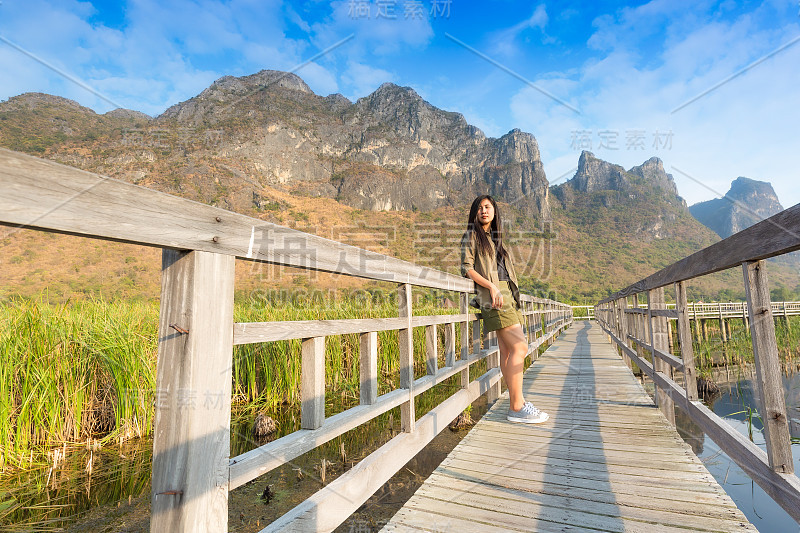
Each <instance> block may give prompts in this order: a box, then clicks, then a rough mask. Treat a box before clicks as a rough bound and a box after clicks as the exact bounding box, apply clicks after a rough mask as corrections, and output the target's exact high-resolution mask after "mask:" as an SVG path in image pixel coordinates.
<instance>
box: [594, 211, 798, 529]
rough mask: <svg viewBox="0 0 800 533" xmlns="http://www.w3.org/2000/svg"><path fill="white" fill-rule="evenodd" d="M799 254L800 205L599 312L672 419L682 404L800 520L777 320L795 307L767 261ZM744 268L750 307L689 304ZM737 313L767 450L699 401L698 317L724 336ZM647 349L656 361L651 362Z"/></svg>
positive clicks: (634, 288) (626, 292) (609, 301)
mask: <svg viewBox="0 0 800 533" xmlns="http://www.w3.org/2000/svg"><path fill="white" fill-rule="evenodd" d="M797 249H800V204H798V205H796V206H794V207H792V208H790V209H787V210H785V211H783V212H781V213H778V214H777V215H774V216H773V217H770V218H769V219H767V220H764V221H762V222H760V223H758V224H756V225H755V226H752V227H750V228H748V229H746V230H744V231H741V232H739V233H737V234H735V235H732V236H731V237H728V238H727V239H725V240H722V241H720V242H718V243H716V244H714V245H712V246H709V247H708V248H705V249H703V250H701V251H699V252H697V253H695V254H693V255H691V256H689V257H687V258H685V259H682V260H680V261H677V262H676V263H673V264H672V265H670V266H668V267H666V268H664V269H662V270H660V271H659V272H656V273H655V274H653V275H651V276H649V277H647V278H645V279H643V280H640V281H638V282H636V283H634V284H632V285H630V286H628V287H626V288H625V289H623V290H621V291H619V292H617V293H615V294H614V295H612V296H610V297H609V298H606V299H604V300H602V301H600V302H598V303H597V306H596V309H595V313H596V316H597V320H598V323H599V324H600V325H601V327H602V328H603V330H604V331H605V332H606V333H607V334H608V336H609V339H610V340H611V342H612V343H614V344H615V345H616V346H617V347H618V349H619V352H620V354H621V355H622V357H623V358H624V359H625V360H626V362H634V363H636V364H637V365H638V367H639V368H640V369H641V370H642V371H643V372H644V373H645V374H647V375H648V376H649V377H650V378H651V379H652V380H653V382H654V384H655V397H656V404H657V405H658V407H659V408H660V409H661V410H662V411H663V412H664V416H666V417H667V419H668V420H670V421H671V422H673V423H674V416H675V414H674V407H675V406H678V407H679V408H681V409H682V410H684V411H685V412H686V413H687V414H688V415H689V417H690V418H691V419H692V420H693V421H694V422H695V423H697V424H699V425H700V426H701V427H702V428H703V431H704V432H705V433H706V434H707V435H708V436H709V437H711V439H712V440H714V442H716V443H717V445H719V447H720V448H721V449H722V450H723V451H724V452H726V453H727V454H728V455H729V456H730V457H731V458H732V459H733V460H734V461H735V462H736V463H737V464H738V465H739V466H740V467H741V468H742V469H743V470H744V471H745V472H746V473H747V474H748V475H750V477H751V478H752V479H753V480H754V481H755V482H756V483H758V484H759V485H760V486H761V487H762V488H763V489H764V490H765V492H767V494H769V495H770V496H771V497H772V498H773V499H774V500H775V501H776V502H777V503H778V504H779V505H781V507H783V508H784V509H785V510H786V511H787V512H788V513H789V514H790V515H791V516H792V517H793V518H794V519H795V520H798V521H800V480H799V479H798V478H797V476H795V475H794V474H793V472H794V464H793V458H792V451H791V439H790V432H789V427H788V418H787V414H786V404H785V401H784V395H783V384H782V380H781V375H780V362H779V360H778V348H777V341H776V336H775V322H774V317H776V316H783V317H784V319H785V320H787V321H788V316H789V315H790V314H795V313H790V312H789V307H788V305H787V302H770V300H769V282H768V279H767V263H766V261H765V260H764V259H765V258H768V257H774V256H777V255H781V254H784V253H788V252H792V251H794V250H797ZM738 266H741V268H742V274H743V281H744V288H745V292H746V295H747V302H746V303H733V302H731V303H728V304H723V303H719V302H716V303H711V304H701V303H696V304H692V305H690V304H687V302H686V282H687V280H690V279H694V278H696V277H698V276H702V275H706V274H711V273H713V272H718V271H720V270H725V269H729V268H733V267H738ZM669 284H674V285H675V294H676V305H675V309H674V310H667V309H666V305H665V304H664V296H663V295H664V287H665V286H666V285H669ZM641 294H645V295H646V296H647V305H646V306H645V307H641V306H640V304H639V301H640V300H639V296H640V295H641ZM630 296H632V297H633V305H632V307H631V308H629V305H628V304H629V301H628V299H629V297H630ZM723 306H725V309H723ZM792 307H794V306H792ZM731 312H733V313H735V315H734V316H737V317H739V318H741V319H742V320H743V322H744V323H745V327H746V328H748V329H749V330H750V333H751V338H752V342H753V354H754V359H755V367H756V381H757V384H758V386H757V387H755V396H756V399H757V403H758V410H759V413H761V418H762V419H763V420H764V436H765V440H766V448H767V450H766V453H764V452H763V451H761V450H760V449H759V448H758V447H756V446H755V445H753V444H752V443H749V442H747V441H746V439H744V438H743V437H742V436H741V435H740V434H739V433H738V432H737V431H736V430H735V429H734V428H732V427H731V426H730V425H729V424H728V423H727V422H725V421H724V420H723V419H722V418H720V417H719V416H717V415H715V414H714V413H713V412H711V411H709V410H708V409H707V408H705V407H704V406H703V405H702V404H701V403H700V402H699V401H698V400H697V384H696V369H695V364H694V351H693V347H692V336H691V329H690V325H689V324H690V320H695V321H697V320H706V319H707V317H709V316H712V317H714V318H715V319H718V320H719V321H720V326H721V329H722V331H723V335H724V330H725V328H724V320H725V318H726V317H730V315H729V314H728V313H731ZM668 319H674V320H676V323H677V328H678V340H679V345H680V352H681V358H680V359H678V358H676V357H675V356H674V355H673V354H672V353H668V352H669V350H668V349H666V342H665V340H669V338H670V335H666V339H665V335H664V333H665V330H668V328H669V327H670V326H669V322H667V320H668ZM659 339H660V340H659ZM723 340H724V337H723ZM629 341H632V343H635V346H633V345H631V344H629ZM646 352H649V353H650V355H651V358H652V362H650V361H648V360H647V359H645V353H646ZM673 368H675V369H678V370H682V371H683V381H684V387H681V386H680V385H678V384H677V383H675V382H674V381H673V376H672V369H673Z"/></svg>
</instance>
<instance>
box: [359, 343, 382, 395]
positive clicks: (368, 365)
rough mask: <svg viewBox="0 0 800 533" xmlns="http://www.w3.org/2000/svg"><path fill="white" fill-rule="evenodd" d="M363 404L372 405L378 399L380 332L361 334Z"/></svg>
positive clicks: (360, 355) (360, 356)
mask: <svg viewBox="0 0 800 533" xmlns="http://www.w3.org/2000/svg"><path fill="white" fill-rule="evenodd" d="M359 341H360V345H361V349H360V350H359V352H360V353H359V359H360V375H361V390H360V393H361V397H360V400H361V405H372V404H373V403H375V400H377V399H378V332H377V331H369V332H366V333H362V334H361V335H359Z"/></svg>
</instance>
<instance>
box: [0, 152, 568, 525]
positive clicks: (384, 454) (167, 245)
mask: <svg viewBox="0 0 800 533" xmlns="http://www.w3.org/2000/svg"><path fill="white" fill-rule="evenodd" d="M0 225H5V226H10V227H16V228H26V229H34V230H40V231H47V232H56V233H63V234H69V235H78V236H82V237H87V238H99V239H106V240H112V241H120V242H127V243H133V244H139V245H145V246H153V247H158V248H161V249H162V250H163V252H162V287H161V307H160V312H159V327H158V339H159V341H158V364H157V378H156V383H157V385H156V402H155V404H156V414H155V424H154V444H153V467H152V468H153V474H152V493H151V500H152V505H151V530H153V531H200V530H203V531H224V530H227V520H228V492H229V491H230V490H232V489H234V488H236V487H239V486H241V485H242V484H244V483H247V482H248V481H250V480H253V479H255V478H256V477H258V476H260V475H263V474H265V473H267V472H269V471H271V470H273V469H274V468H276V467H278V466H280V465H282V464H285V463H286V462H287V461H290V460H292V459H293V458H295V457H297V456H299V455H301V454H303V453H305V452H307V451H310V450H312V449H314V448H316V447H318V446H320V445H322V444H324V443H325V442H328V441H330V440H331V439H333V438H335V437H336V436H338V435H341V434H343V433H345V432H347V431H350V430H352V429H354V428H357V427H358V426H360V425H361V424H364V423H366V422H368V421H370V420H372V419H374V418H375V417H377V416H379V415H380V414H382V413H385V412H387V411H389V410H391V409H394V408H397V407H399V408H400V413H401V426H402V432H401V433H400V434H399V435H397V436H395V437H393V438H392V439H391V440H390V441H389V442H388V443H386V444H385V445H383V446H382V447H381V448H379V449H378V450H376V451H375V452H373V453H372V454H370V455H369V456H368V457H367V458H365V459H363V460H362V461H361V462H360V463H358V464H357V465H356V466H354V467H353V468H352V469H350V470H348V471H347V472H345V473H344V474H342V475H341V476H340V477H338V478H337V479H336V480H334V481H333V482H331V483H330V484H328V485H327V486H326V487H325V488H324V489H323V490H321V491H319V492H318V493H316V494H314V495H313V496H311V497H310V498H309V499H307V500H306V501H305V502H303V503H301V504H300V505H298V506H297V507H295V508H294V509H292V510H291V511H289V512H288V513H286V514H285V515H284V516H283V517H281V518H280V519H278V520H277V521H275V522H274V523H272V524H270V525H269V526H268V527H267V528H266V529H265V531H304V530H311V531H323V530H332V529H334V528H335V527H336V526H338V525H339V524H340V523H341V522H342V521H344V520H345V519H346V518H347V517H348V516H349V515H350V514H351V513H352V512H354V511H355V510H356V509H357V508H358V507H359V506H360V505H361V504H362V503H363V502H364V501H366V499H367V498H368V497H369V496H371V495H372V494H373V493H374V492H375V491H376V490H378V489H379V488H380V487H381V485H383V483H385V482H386V481H388V479H389V478H390V477H391V476H392V475H393V474H394V473H395V472H397V471H398V470H399V469H400V468H402V466H403V465H404V464H405V463H406V462H407V461H408V460H410V459H411V458H412V457H413V456H414V455H416V453H418V452H419V450H421V449H422V448H423V447H424V446H425V445H426V444H427V443H428V442H430V441H431V440H432V439H433V437H434V436H435V435H436V434H438V432H439V431H440V430H441V429H443V428H444V426H445V425H446V424H448V423H449V422H450V421H451V420H453V419H454V418H455V417H456V416H457V415H458V414H459V413H460V412H461V411H463V410H464V409H465V408H466V407H467V406H468V405H469V404H470V403H471V402H472V401H474V400H475V399H476V398H477V397H479V396H480V395H483V394H486V395H487V397H488V398H489V400H490V401H492V400H494V399H496V398H497V397H498V396H499V394H500V369H499V351H498V347H497V342H496V338H494V335H493V334H482V333H481V328H480V316H479V315H478V314H476V313H474V312H471V311H470V308H469V306H468V303H467V302H468V297H469V295H470V294H471V293H473V292H474V290H473V282H472V281H470V280H468V279H465V278H463V277H459V276H455V275H453V274H449V273H446V272H442V271H439V270H435V269H432V268H427V267H421V266H418V265H415V264H413V263H410V262H407V261H402V260H399V259H396V258H393V257H390V256H386V255H382V254H379V253H375V252H371V251H368V250H363V249H360V248H357V247H354V246H349V245H346V244H342V243H339V242H336V241H331V240H328V239H324V238H322V237H318V236H315V235H311V234H307V233H303V232H301V231H297V230H293V229H290V228H285V227H282V226H279V225H276V224H271V223H268V222H264V221H262V220H258V219H254V218H250V217H247V216H244V215H240V214H237V213H232V212H230V211H226V210H223V209H219V208H215V207H211V206H207V205H204V204H200V203H197V202H192V201H189V200H185V199H182V198H177V197H174V196H170V195H168V194H164V193H160V192H157V191H153V190H149V189H145V188H143V187H139V186H136V185H132V184H129V183H125V182H121V181H118V180H114V179H111V178H107V177H105V176H99V175H97V174H93V173H90V172H85V171H82V170H79V169H75V168H71V167H67V166H64V165H60V164H58V163H54V162H51V161H45V160H42V159H38V158H35V157H31V156H28V155H24V154H20V153H17V152H12V151H9V150H5V149H0ZM236 259H241V260H248V261H256V262H266V263H274V264H279V265H285V266H290V267H295V268H299V269H306V270H319V271H326V272H332V273H337V274H342V275H345V276H355V277H361V278H365V279H372V280H379V281H387V282H394V283H396V284H397V291H398V293H397V295H398V316H397V317H392V318H364V319H341V320H318V321H313V320H303V321H284V322H251V323H236V322H234V319H233V291H234V261H235V260H236ZM413 286H417V287H423V288H434V289H443V290H448V291H453V292H457V293H459V298H458V300H459V309H458V313H457V314H449V315H433V316H416V315H414V313H413V308H412V299H411V290H412V287H413ZM520 300H521V302H520V304H521V309H520V311H521V314H522V315H523V318H524V322H525V323H524V325H523V332H524V334H525V336H526V338H527V342H528V354H529V355H531V356H533V357H534V358H535V357H536V355H537V354H538V348H539V347H540V346H542V345H544V344H547V343H549V342H551V341H552V340H553V339H554V338H555V337H556V336H557V335H558V334H559V333H560V332H561V331H562V330H563V329H564V328H566V327H568V326H569V325H570V324H571V322H572V309H571V308H570V306H568V305H566V304H562V303H559V302H556V301H553V300H548V299H543V298H535V297H532V296H529V295H524V294H523V295H521V298H520ZM417 327H419V328H424V329H425V353H424V359H425V375H423V376H419V377H417V376H415V372H414V346H413V342H412V340H413V328H417ZM439 328H442V329H443V330H444V335H443V336H444V354H442V355H444V366H443V367H441V368H439V360H440V357H439V355H440V354H439V331H438V329H439ZM379 331H396V332H397V335H398V339H399V354H400V355H399V357H400V361H399V363H400V364H399V366H400V387H399V388H397V389H395V390H392V391H390V392H387V393H385V394H382V395H381V396H378V394H377V392H378V369H377V361H378V349H379V348H378V339H377V333H378V332H379ZM345 334H358V335H359V378H360V391H359V395H360V397H359V405H357V406H355V407H351V408H349V409H346V410H345V411H342V412H340V413H337V414H334V415H332V416H326V415H325V394H326V389H325V343H326V339H327V338H329V337H332V336H337V335H345ZM289 339H300V340H301V380H300V381H301V383H300V388H301V407H300V412H301V424H300V426H301V429H300V430H299V431H296V432H293V433H290V434H289V435H286V436H283V437H281V438H279V439H277V440H275V441H273V442H270V443H268V444H266V445H264V446H261V447H259V448H256V449H254V450H251V451H249V452H246V453H243V454H241V455H239V456H237V457H234V458H230V443H229V436H230V416H231V384H232V383H231V382H232V354H233V349H234V346H235V345H244V344H251V343H268V342H276V341H284V340H289ZM482 360H486V361H487V364H486V368H487V371H486V372H484V373H483V375H481V376H479V377H478V378H477V379H474V380H470V367H471V366H472V365H473V364H475V363H476V362H478V361H482ZM456 375H460V383H461V388H460V389H459V390H458V391H457V392H456V393H454V394H452V395H451V396H449V397H448V398H447V399H445V400H444V401H442V402H441V403H440V404H439V405H437V406H436V407H434V408H433V409H432V410H431V411H430V412H428V413H427V414H426V415H424V416H422V417H421V418H420V419H419V420H415V398H416V397H418V396H419V395H420V394H421V393H423V392H425V391H427V390H429V389H430V388H432V387H434V386H435V385H437V384H439V383H442V382H443V381H444V380H447V379H448V378H451V377H453V376H456ZM187 395H188V397H189V398H204V397H205V398H208V397H212V398H214V399H215V401H214V402H206V401H202V402H201V401H196V402H189V403H187V401H186V398H187Z"/></svg>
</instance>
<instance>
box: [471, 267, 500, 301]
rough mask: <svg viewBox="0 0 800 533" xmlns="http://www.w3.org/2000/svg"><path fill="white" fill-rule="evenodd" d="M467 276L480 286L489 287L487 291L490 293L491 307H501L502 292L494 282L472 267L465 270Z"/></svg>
mask: <svg viewBox="0 0 800 533" xmlns="http://www.w3.org/2000/svg"><path fill="white" fill-rule="evenodd" d="M466 275H467V277H468V278H469V279H471V280H472V281H474V282H475V283H477V284H478V285H480V286H481V287H486V288H487V289H489V293H490V294H491V295H492V307H494V308H495V309H500V308H501V307H503V294H502V293H501V292H500V289H498V288H497V287H496V286H495V284H494V283H492V282H491V281H489V280H488V279H486V278H484V277H483V276H481V275H480V274H478V271H477V270H475V269H474V268H472V269H470V270H468V271H467V274H466Z"/></svg>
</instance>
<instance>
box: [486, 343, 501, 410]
mask: <svg viewBox="0 0 800 533" xmlns="http://www.w3.org/2000/svg"><path fill="white" fill-rule="evenodd" d="M495 345H497V333H495V332H494V331H492V332H489V333H485V334H484V336H483V347H484V349H493V348H497V351H495V352H494V353H493V354H492V355H490V356H488V357H487V358H486V369H487V370H491V369H492V368H497V367H499V366H500V349H499V346H495ZM499 397H500V380H497V381H496V382H495V384H494V385H492V386H491V387H489V390H488V391H486V401H487V402H489V403H490V404H491V403H493V402H495V401H496V400H497V398H499Z"/></svg>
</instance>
